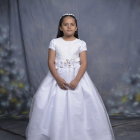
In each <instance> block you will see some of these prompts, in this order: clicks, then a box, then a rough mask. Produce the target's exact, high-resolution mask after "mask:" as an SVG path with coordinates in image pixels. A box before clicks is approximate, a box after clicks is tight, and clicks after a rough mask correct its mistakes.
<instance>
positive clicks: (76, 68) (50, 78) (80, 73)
mask: <svg viewBox="0 0 140 140" xmlns="http://www.w3.org/2000/svg"><path fill="white" fill-rule="evenodd" d="M48 67H49V72H48V74H47V76H46V77H45V78H44V80H43V81H42V83H41V85H40V87H39V88H38V90H37V92H36V94H35V95H34V96H33V100H32V104H31V109H30V113H29V123H28V127H27V129H26V138H27V140H115V137H114V133H113V130H112V126H111V123H110V120H109V116H108V114H107V111H106V108H105V106H104V103H103V101H102V98H101V96H100V95H99V92H98V90H97V89H96V87H95V86H94V84H93V82H92V80H91V78H90V77H89V75H88V73H87V71H86V68H87V46H86V42H85V41H83V40H81V39H79V38H78V26H77V20H76V18H75V16H74V14H69V13H66V14H64V15H63V16H62V17H61V18H60V21H59V26H58V33H57V38H54V39H52V40H51V41H50V44H49V47H48Z"/></svg>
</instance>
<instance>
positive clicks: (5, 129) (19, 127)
mask: <svg viewBox="0 0 140 140" xmlns="http://www.w3.org/2000/svg"><path fill="white" fill-rule="evenodd" d="M110 120H111V124H112V127H113V130H114V134H115V137H116V140H140V118H130V119H128V118H127V119H115V118H111V119H110ZM27 123H28V120H27V119H18V120H13V119H8V118H6V119H4V118H3V119H0V140H25V128H26V126H27Z"/></svg>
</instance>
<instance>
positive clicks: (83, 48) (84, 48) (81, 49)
mask: <svg viewBox="0 0 140 140" xmlns="http://www.w3.org/2000/svg"><path fill="white" fill-rule="evenodd" d="M82 51H87V44H86V42H85V41H83V40H82V43H81V46H80V53H81V52H82Z"/></svg>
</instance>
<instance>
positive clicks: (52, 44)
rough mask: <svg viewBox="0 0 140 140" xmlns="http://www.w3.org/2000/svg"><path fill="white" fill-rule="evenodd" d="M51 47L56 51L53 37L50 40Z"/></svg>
mask: <svg viewBox="0 0 140 140" xmlns="http://www.w3.org/2000/svg"><path fill="white" fill-rule="evenodd" d="M49 48H50V49H53V50H54V51H55V44H54V39H52V40H51V41H50V44H49Z"/></svg>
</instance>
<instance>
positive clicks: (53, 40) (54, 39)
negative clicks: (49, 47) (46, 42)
mask: <svg viewBox="0 0 140 140" xmlns="http://www.w3.org/2000/svg"><path fill="white" fill-rule="evenodd" d="M50 42H51V43H53V44H57V43H58V42H60V38H52V39H51V40H50Z"/></svg>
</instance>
